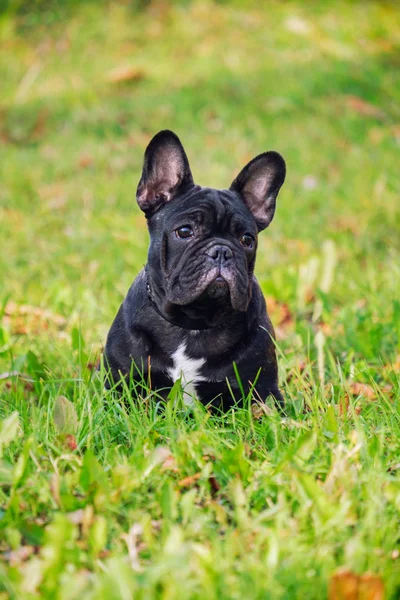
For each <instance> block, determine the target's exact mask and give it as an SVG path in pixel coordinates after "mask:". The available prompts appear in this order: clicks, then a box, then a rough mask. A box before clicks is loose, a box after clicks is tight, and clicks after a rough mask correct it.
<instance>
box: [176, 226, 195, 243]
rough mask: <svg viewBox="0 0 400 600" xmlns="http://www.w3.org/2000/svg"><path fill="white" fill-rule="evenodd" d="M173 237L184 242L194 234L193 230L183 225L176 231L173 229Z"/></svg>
mask: <svg viewBox="0 0 400 600" xmlns="http://www.w3.org/2000/svg"><path fill="white" fill-rule="evenodd" d="M175 235H176V237H178V238H180V239H182V240H185V239H187V238H190V237H192V235H194V233H193V229H192V228H191V227H189V225H183V227H178V229H175Z"/></svg>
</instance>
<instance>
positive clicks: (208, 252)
mask: <svg viewBox="0 0 400 600" xmlns="http://www.w3.org/2000/svg"><path fill="white" fill-rule="evenodd" d="M285 175H286V165H285V161H284V159H283V158H282V157H281V155H280V154H278V153H277V152H274V151H270V152H265V153H263V154H260V155H259V156H257V157H256V158H254V159H253V160H252V161H250V162H249V163H248V164H247V165H246V166H245V167H244V169H243V170H242V171H241V172H240V173H239V175H238V176H237V177H236V179H235V180H234V181H233V183H232V184H231V186H230V188H229V189H225V190H216V189H212V188H207V187H201V186H200V185H196V184H195V183H194V181H193V176H192V173H191V170H190V166H189V161H188V158H187V156H186V153H185V150H184V148H183V146H182V144H181V142H180V140H179V138H178V137H177V136H176V135H175V134H174V133H173V132H172V131H168V130H164V131H160V132H159V133H158V134H157V135H155V136H154V138H153V139H152V140H151V142H150V143H149V145H148V147H147V149H146V152H145V156H144V164H143V171H142V176H141V179H140V182H139V185H138V188H137V196H136V197H137V202H138V204H139V207H140V209H141V210H142V211H143V212H144V214H145V217H146V220H147V225H148V230H149V234H150V247H149V252H148V261H147V264H146V266H145V267H144V269H143V270H142V271H141V272H140V273H139V275H138V276H137V277H136V279H135V281H134V282H133V284H132V286H131V288H130V289H129V291H128V294H127V296H126V298H125V300H124V301H123V303H122V305H121V307H120V309H119V311H118V313H117V315H116V317H115V320H114V322H113V324H112V326H111V329H110V331H109V334H108V337H107V342H106V346H105V350H104V357H105V364H106V366H107V367H108V369H109V375H108V383H107V385H108V387H111V386H112V385H116V383H117V382H121V381H122V379H123V378H125V379H126V380H129V381H130V383H131V384H133V387H134V388H135V389H136V392H142V393H146V394H147V393H148V392H146V389H147V390H148V389H149V387H150V388H151V389H152V390H154V391H157V392H158V394H159V395H160V396H161V397H162V398H163V399H167V398H168V395H169V393H170V390H171V388H172V386H173V385H174V383H175V382H176V381H177V380H180V382H181V384H182V389H183V400H184V402H185V403H186V404H190V403H192V402H193V398H197V399H198V400H200V401H201V402H202V403H204V404H206V405H211V406H218V407H220V408H222V409H223V410H226V409H228V408H229V407H230V406H232V405H233V404H234V403H236V402H240V400H241V399H243V396H244V395H245V396H247V395H249V394H250V395H252V396H253V397H256V398H258V399H262V401H264V400H265V399H266V398H267V397H268V396H272V397H273V398H274V400H275V402H276V403H277V404H278V405H280V406H283V396H282V394H281V392H280V390H279V388H278V367H277V359H276V352H275V343H274V340H275V337H274V330H273V327H272V324H271V321H270V319H269V316H268V314H267V310H266V304H265V300H264V298H263V295H262V292H261V289H260V286H259V284H258V282H257V280H256V278H255V276H254V264H255V260H256V250H257V237H258V233H259V232H260V231H262V230H263V229H265V228H266V227H268V225H269V224H270V223H271V221H272V219H273V216H274V213H275V205H276V198H277V196H278V192H279V190H280V188H281V186H282V184H283V182H284V180H285Z"/></svg>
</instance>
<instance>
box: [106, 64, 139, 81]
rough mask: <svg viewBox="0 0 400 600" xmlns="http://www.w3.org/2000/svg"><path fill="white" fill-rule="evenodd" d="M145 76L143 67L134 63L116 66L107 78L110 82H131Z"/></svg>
mask: <svg viewBox="0 0 400 600" xmlns="http://www.w3.org/2000/svg"><path fill="white" fill-rule="evenodd" d="M144 77H145V72H144V71H143V69H139V68H138V67H134V66H132V65H123V66H121V67H116V68H115V69H113V70H112V71H110V72H109V73H108V75H107V80H108V81H109V82H110V83H130V82H133V81H141V80H142V79H144Z"/></svg>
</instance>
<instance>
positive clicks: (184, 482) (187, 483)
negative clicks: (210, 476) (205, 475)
mask: <svg viewBox="0 0 400 600" xmlns="http://www.w3.org/2000/svg"><path fill="white" fill-rule="evenodd" d="M200 477H201V473H195V474H194V475H189V477H184V479H181V480H180V481H178V485H179V487H191V486H192V485H193V484H194V483H196V481H197V480H198V479H200Z"/></svg>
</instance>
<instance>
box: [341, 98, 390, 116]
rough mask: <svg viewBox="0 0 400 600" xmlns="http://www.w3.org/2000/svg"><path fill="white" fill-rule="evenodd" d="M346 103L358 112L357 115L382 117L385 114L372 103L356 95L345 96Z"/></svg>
mask: <svg viewBox="0 0 400 600" xmlns="http://www.w3.org/2000/svg"><path fill="white" fill-rule="evenodd" d="M346 104H347V106H348V108H350V109H351V110H353V111H354V112H356V113H358V114H359V115H362V116H363V117H377V118H382V117H384V116H385V113H384V112H383V111H382V110H381V109H380V108H378V107H377V106H375V105H374V104H370V103H369V102H366V101H365V100H363V99H362V98H359V97H358V96H352V95H350V96H347V97H346Z"/></svg>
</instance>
